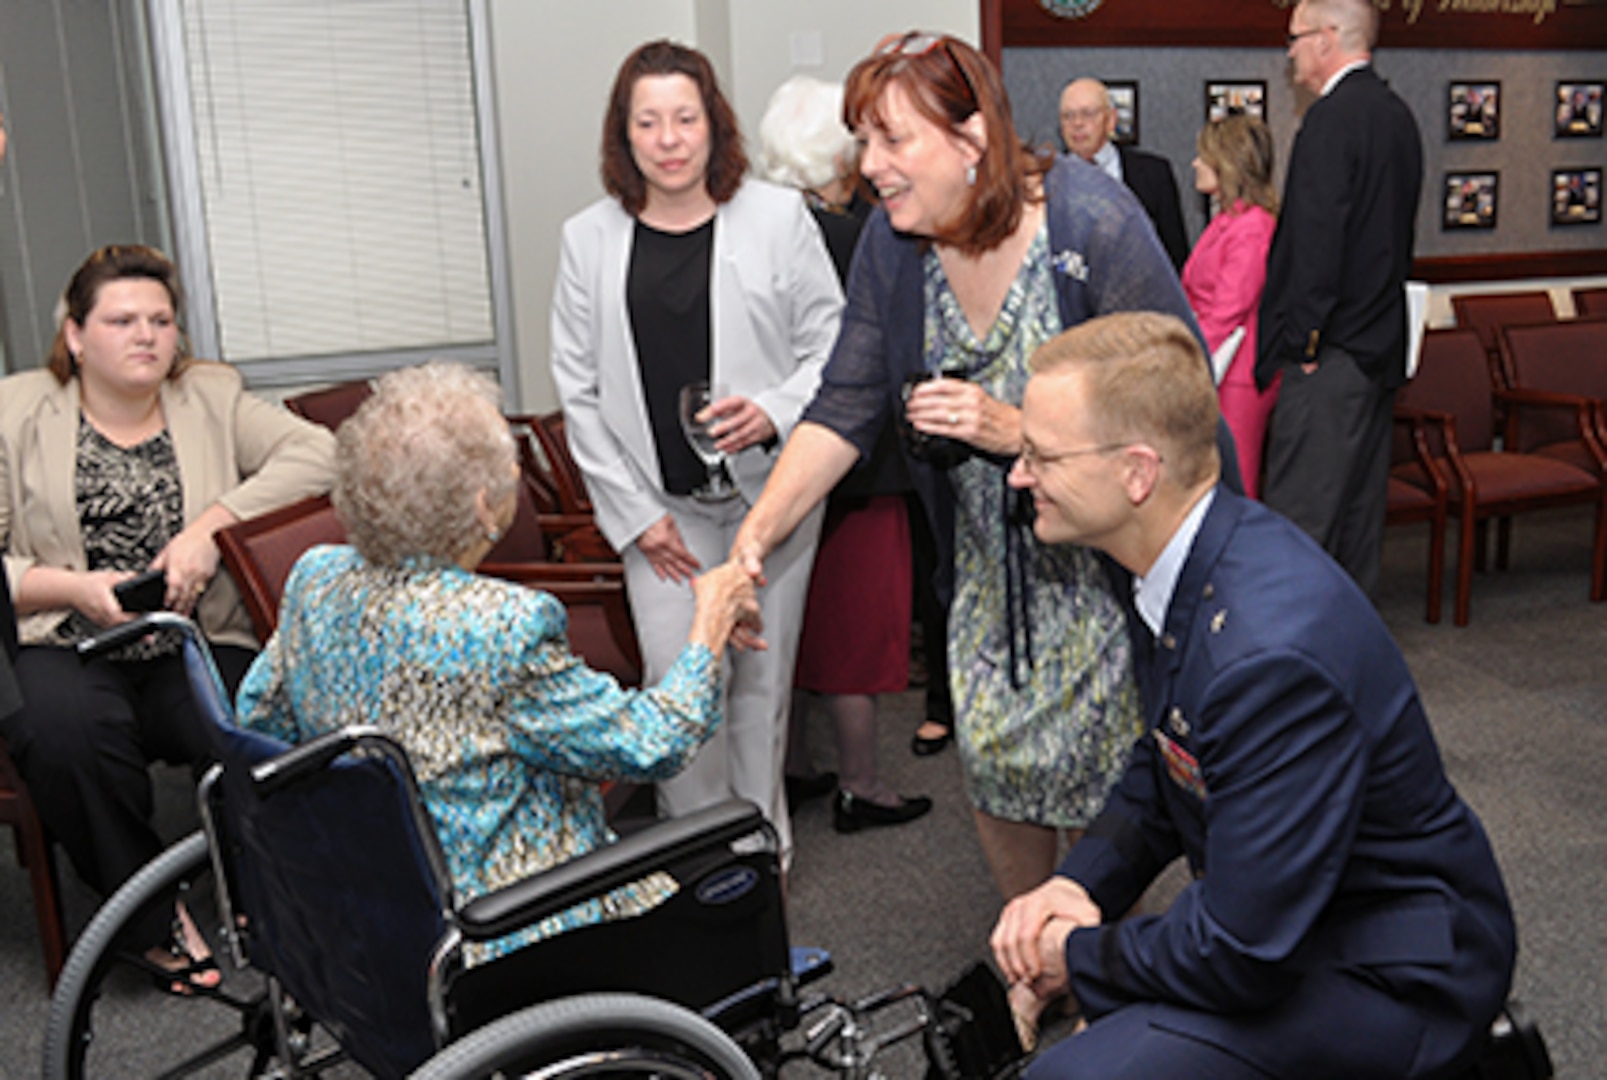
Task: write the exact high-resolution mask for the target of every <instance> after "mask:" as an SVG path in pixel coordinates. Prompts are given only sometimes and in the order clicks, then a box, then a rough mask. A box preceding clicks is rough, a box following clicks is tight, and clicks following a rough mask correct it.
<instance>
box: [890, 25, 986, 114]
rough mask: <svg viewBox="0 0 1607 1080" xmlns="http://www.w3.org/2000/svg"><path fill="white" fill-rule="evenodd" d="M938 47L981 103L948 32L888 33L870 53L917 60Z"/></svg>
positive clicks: (966, 87) (972, 100) (979, 102)
mask: <svg viewBox="0 0 1607 1080" xmlns="http://www.w3.org/2000/svg"><path fill="white" fill-rule="evenodd" d="M938 49H942V50H943V52H944V53H945V54H946V55H947V56H948V58H949V63H951V64H953V65H954V70H955V71H958V72H959V73H960V78H961V79H963V80H964V81H965V89H966V90H967V91H968V92H969V93H970V95H971V102H972V103H973V104H977V105H979V104H981V101H982V99H981V98H979V97H977V92H976V84H975V83H973V82H972V81H971V76H970V73H969V72H967V71H966V70H965V65H964V64H962V63H960V58H959V57H958V56H956V55H954V48H953V46H951V45H950V44H949V37H948V35H946V34H932V33H927V32H925V31H921V30H910V31H908V32H906V33H903V34H888V35H887V36H886V37H884V38H882V40H880V41H878V42H877V43H876V47H875V48H874V49H872V50H871V53H870V54H871V56H873V57H878V58H880V57H883V56H898V57H902V58H904V59H906V60H916V59H919V58H920V57H923V56H926V55H927V54H929V53H932V52H935V51H936V50H938Z"/></svg>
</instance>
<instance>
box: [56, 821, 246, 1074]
mask: <svg viewBox="0 0 1607 1080" xmlns="http://www.w3.org/2000/svg"><path fill="white" fill-rule="evenodd" d="M175 890H177V891H178V893H179V895H180V897H181V899H182V900H183V902H184V905H185V907H186V908H187V909H188V910H189V912H190V914H191V917H192V919H193V920H194V922H195V925H196V926H197V928H199V929H200V930H201V932H202V934H203V935H204V936H205V937H206V939H207V943H208V944H209V945H210V946H211V948H212V955H213V957H214V958H215V959H216V960H217V962H218V967H219V969H220V972H221V974H222V979H223V981H222V982H221V983H220V984H219V985H218V986H217V987H216V988H207V989H199V988H198V989H196V990H194V991H193V992H191V993H189V994H183V995H178V994H172V993H169V992H167V991H165V990H163V989H160V988H159V984H161V983H165V982H170V981H169V980H159V979H158V978H157V976H156V972H155V971H154V970H153V967H152V965H151V963H150V962H149V961H148V960H146V959H145V957H144V949H143V948H141V947H139V946H138V945H133V944H131V943H130V942H128V941H127V940H125V939H126V938H127V937H129V935H128V934H127V933H125V931H126V929H127V928H128V927H130V926H132V925H136V924H143V923H144V919H143V918H142V917H143V916H145V915H147V914H148V913H149V912H150V911H151V909H152V905H156V904H161V905H163V906H164V907H165V906H167V905H169V904H171V902H172V896H173V893H174V891H175ZM215 895H216V894H215V891H214V889H213V874H212V866H211V862H210V860H209V858H208V853H207V843H206V837H205V836H204V835H203V834H202V833H199V832H197V833H193V834H191V835H190V836H189V837H187V838H185V839H183V840H180V841H179V842H178V843H176V844H174V845H173V846H172V847H170V848H168V849H167V850H166V851H165V852H163V853H162V854H161V855H159V856H157V857H156V858H155V859H153V860H152V861H151V862H149V863H147V864H146V865H145V866H144V867H142V868H141V869H140V871H139V872H138V873H137V874H135V875H134V876H133V877H131V878H129V880H128V881H127V882H125V883H124V884H123V887H122V888H120V889H118V890H117V892H115V893H113V894H112V896H111V897H110V898H109V899H108V900H107V901H106V902H105V904H103V905H102V906H101V908H100V910H99V911H97V912H96V913H95V917H94V918H93V919H92V920H90V923H89V925H88V926H87V927H86V928H85V929H84V932H83V934H82V935H80V936H79V938H78V940H77V942H76V943H74V945H73V950H72V953H71V955H70V956H69V957H68V958H67V964H66V967H64V968H63V969H62V973H61V978H60V980H59V981H58V982H57V984H56V992H55V994H54V996H53V997H52V998H51V1002H50V1017H49V1020H48V1024H47V1027H46V1029H45V1061H44V1077H45V1080H80V1078H84V1077H108V1076H117V1077H130V1076H180V1077H182V1076H193V1075H199V1074H201V1073H203V1072H207V1071H208V1070H216V1069H224V1070H227V1075H231V1076H240V1075H247V1076H255V1075H258V1074H259V1073H261V1072H263V1071H264V1069H265V1068H266V1067H267V1066H268V1064H269V1062H270V1061H271V1060H272V1059H273V1057H274V1056H275V1052H276V1050H275V1048H276V1045H277V1044H276V1041H275V1038H274V1020H273V1014H272V1011H271V1009H270V1008H269V1006H268V997H267V992H266V980H265V979H264V978H263V977H262V976H261V974H260V973H258V972H255V971H252V970H250V969H244V970H242V969H240V968H237V967H236V966H235V965H234V964H233V963H232V962H231V961H230V959H229V956H228V946H227V943H226V942H225V941H224V940H223V938H222V935H221V934H220V933H218V932H217V929H216V928H217V927H218V925H219V917H218V914H217V904H216V900H215ZM175 1032H181V1033H182V1038H175V1037H174V1033H175ZM214 1074H215V1073H214Z"/></svg>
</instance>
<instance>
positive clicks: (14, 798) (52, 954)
mask: <svg viewBox="0 0 1607 1080" xmlns="http://www.w3.org/2000/svg"><path fill="white" fill-rule="evenodd" d="M0 825H10V826H11V835H12V840H13V843H14V845H15V847H16V850H17V863H18V865H20V866H24V867H27V869H28V879H29V883H30V884H31V885H32V887H33V908H34V916H35V918H36V919H37V920H38V922H39V943H40V945H41V946H42V947H43V948H44V952H45V979H46V981H47V982H48V983H49V985H50V988H51V989H52V990H54V989H55V987H56V978H57V976H59V975H60V974H61V966H62V964H64V963H66V961H67V931H66V928H65V924H64V923H63V922H62V917H61V889H60V886H59V885H58V882H59V881H60V879H59V878H58V877H57V876H56V858H55V853H54V851H53V850H52V848H51V844H50V837H49V836H47V835H46V834H45V827H44V824H43V823H42V822H40V820H39V812H38V811H37V810H35V809H34V805H33V800H32V799H31V798H29V797H28V785H26V784H24V783H23V782H22V777H21V776H19V775H17V770H16V766H14V765H13V764H12V763H11V754H10V751H9V750H7V748H6V741H5V740H4V739H0Z"/></svg>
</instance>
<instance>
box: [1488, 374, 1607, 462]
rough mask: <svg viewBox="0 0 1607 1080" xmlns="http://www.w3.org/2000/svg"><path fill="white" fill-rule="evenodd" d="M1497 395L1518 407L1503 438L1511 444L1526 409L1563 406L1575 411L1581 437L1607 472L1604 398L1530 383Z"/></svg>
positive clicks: (1591, 454) (1509, 417)
mask: <svg viewBox="0 0 1607 1080" xmlns="http://www.w3.org/2000/svg"><path fill="white" fill-rule="evenodd" d="M1495 393H1496V397H1497V398H1500V399H1503V400H1505V401H1507V402H1508V403H1510V404H1511V405H1513V406H1516V407H1515V408H1512V409H1509V410H1508V412H1507V423H1506V431H1505V434H1504V441H1505V442H1506V443H1507V445H1509V446H1510V445H1512V444H1514V443H1516V442H1517V439H1518V420H1519V416H1520V414H1521V412H1522V411H1523V410H1525V409H1553V410H1557V409H1561V410H1564V411H1569V412H1572V413H1573V414H1574V423H1575V425H1576V427H1577V429H1578V432H1579V440H1580V441H1581V442H1583V443H1584V444H1585V449H1586V450H1588V451H1589V452H1590V456H1591V457H1592V458H1594V459H1595V461H1596V468H1597V469H1598V470H1599V471H1601V472H1607V446H1604V445H1603V442H1602V438H1601V423H1600V416H1601V414H1602V402H1600V401H1599V400H1597V399H1596V398H1589V397H1585V396H1583V395H1581V394H1563V393H1558V392H1557V391H1554V390H1534V389H1531V388H1529V387H1514V388H1512V389H1510V390H1497V391H1496V392H1495Z"/></svg>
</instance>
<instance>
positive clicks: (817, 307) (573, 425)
mask: <svg viewBox="0 0 1607 1080" xmlns="http://www.w3.org/2000/svg"><path fill="white" fill-rule="evenodd" d="M602 159H603V163H602V173H603V186H604V188H605V189H606V190H607V191H608V197H607V198H605V199H603V200H601V201H599V202H597V203H595V204H594V205H592V206H591V207H589V208H587V209H586V210H584V211H582V212H581V213H579V214H577V215H576V216H575V217H573V218H571V219H570V220H569V221H568V222H567V223H565V225H564V230H563V254H562V260H561V263H560V267H559V272H558V285H557V289H556V292H555V295H554V297H553V313H552V342H553V345H552V371H553V380H554V382H555V383H556V384H557V387H558V394H559V397H560V399H561V401H562V404H563V409H564V417H565V422H566V428H567V432H568V438H569V446H570V450H571V451H572V453H573V454H574V456H575V460H576V461H577V463H578V464H579V465H580V468H581V470H582V471H583V472H584V474H585V476H586V486H587V490H588V492H589V494H590V495H591V498H592V503H593V505H594V506H595V508H596V514H597V523H598V526H599V527H600V528H601V529H602V531H603V534H604V535H605V536H606V537H607V538H608V540H609V542H610V543H612V544H613V545H614V547H615V548H616V549H617V550H619V551H620V553H621V556H622V558H623V559H624V563H625V573H626V581H627V585H628V588H629V589H630V594H631V609H632V612H633V617H634V619H635V622H636V632H637V636H638V637H639V638H640V640H641V646H642V655H643V659H644V661H645V664H646V667H647V671H646V678H647V681H648V682H654V681H657V680H658V679H659V678H661V677H662V676H663V675H664V672H665V671H666V670H667V669H668V667H669V665H670V664H671V663H673V661H674V659H675V657H676V655H677V654H678V653H679V652H680V651H681V648H682V647H683V646H684V644H685V642H686V634H687V630H688V627H689V626H690V623H691V618H692V610H693V602H692V590H691V587H690V583H689V582H690V579H691V577H692V576H693V575H695V574H696V573H698V571H699V570H701V569H702V568H704V567H705V566H710V565H713V564H715V563H718V562H720V561H722V560H723V559H724V558H725V554H726V552H727V551H728V550H729V548H730V546H731V542H732V540H733V539H734V537H735V535H736V530H737V527H738V525H739V524H740V523H741V521H742V516H743V514H744V513H745V512H746V511H747V509H748V506H749V505H750V504H751V503H752V502H753V501H755V500H756V499H757V498H758V497H759V492H760V490H761V489H762V488H763V487H764V485H765V482H766V480H767V478H768V477H769V475H770V470H771V467H772V466H773V465H774V464H775V460H776V456H777V453H778V450H779V447H780V444H781V443H782V442H783V441H784V440H786V439H787V437H788V436H789V435H790V433H791V432H792V429H793V426H794V424H796V423H797V420H798V416H799V414H800V413H801V412H802V411H803V407H804V405H805V404H806V403H807V402H808V401H809V399H810V398H811V397H812V396H813V394H814V392H815V388H816V386H817V385H818V383H819V380H820V370H821V367H822V366H823V365H824V364H825V360H826V355H827V353H828V352H829V350H830V348H831V343H832V341H833V340H834V339H835V337H836V335H837V325H838V320H839V317H840V315H841V311H842V289H841V287H840V286H839V285H838V284H837V276H836V273H835V272H834V271H833V269H832V265H831V259H830V257H829V256H828V255H827V254H826V248H825V245H824V243H822V241H821V238H820V232H819V230H818V229H817V228H816V227H815V223H814V222H813V221H812V220H811V219H810V217H809V212H808V210H807V209H805V207H804V204H803V200H801V199H799V198H798V194H797V192H795V191H791V190H788V189H784V188H779V187H775V186H773V185H770V184H765V183H762V182H760V181H755V180H748V179H744V174H745V173H746V171H747V166H748V162H747V157H746V156H745V155H744V153H743V149H742V136H741V134H740V132H739V131H738V129H737V124H736V117H735V116H734V114H733V113H732V111H731V107H730V105H729V104H728V103H727V102H726V99H725V97H724V95H723V94H722V93H721V92H720V87H719V85H718V83H717V82H716V81H715V77H714V71H713V68H712V67H710V65H709V62H708V60H707V58H705V57H704V56H703V55H702V54H701V53H699V52H697V51H696V50H693V49H689V48H686V47H685V46H681V45H676V44H674V43H672V42H668V41H655V42H650V43H649V44H646V45H643V46H641V47H640V48H638V49H637V50H636V51H635V52H633V53H631V55H630V56H629V57H627V58H626V60H625V62H624V64H623V65H622V66H621V68H620V70H619V74H618V76H617V77H616V79H615V81H614V88H613V92H612V95H611V97H610V100H609V104H608V112H607V116H606V118H605V119H604V123H603V145H602ZM699 382H702V383H707V384H708V385H709V387H710V388H711V389H714V390H715V393H714V397H715V400H714V401H713V402H712V404H710V405H709V406H708V407H707V409H706V410H705V413H704V415H705V416H706V417H708V418H712V421H713V423H712V429H711V431H712V434H713V436H714V438H715V441H716V445H717V447H718V449H719V451H720V452H721V453H723V454H724V463H723V465H721V466H718V467H717V468H718V469H723V470H724V472H725V473H726V474H728V476H729V479H730V481H731V486H732V487H734V489H735V490H734V492H733V493H732V494H731V495H730V497H726V498H724V499H719V500H717V499H716V498H714V497H713V495H712V493H711V491H710V490H709V489H710V488H711V487H713V486H714V485H712V484H711V483H710V470H709V469H708V467H706V466H705V465H704V463H703V462H702V461H701V460H700V459H699V458H698V457H697V456H696V454H695V453H694V451H693V449H692V447H691V445H690V443H689V440H688V437H687V436H686V434H685V433H684V432H683V431H682V426H681V423H680V421H679V419H678V416H677V400H678V397H679V396H680V392H681V390H682V388H683V387H686V386H689V385H691V384H694V383H699ZM800 519H806V520H804V523H803V525H802V527H800V528H799V529H798V530H797V532H796V533H795V534H794V535H793V536H792V537H791V538H790V539H789V540H787V542H786V543H784V544H782V545H781V546H780V547H778V548H777V551H776V554H775V557H773V558H772V560H771V563H770V566H769V568H768V569H769V583H768V585H767V586H766V588H765V589H764V590H763V593H762V596H761V602H762V611H763V617H764V623H765V633H766V637H767V639H768V641H769V646H770V647H769V648H768V649H767V650H762V651H756V652H749V653H745V654H740V655H736V656H734V657H733V658H732V662H731V676H730V679H729V680H728V682H727V686H726V720H725V723H724V724H723V725H722V726H721V728H720V729H719V731H718V732H717V733H716V735H715V736H714V738H713V739H712V740H711V741H710V742H709V743H708V744H707V745H705V746H704V748H703V750H702V751H701V752H700V753H699V754H698V756H697V758H696V759H695V760H694V761H693V762H692V764H691V766H690V767H689V768H688V769H687V770H686V771H685V772H683V773H682V774H681V775H680V776H678V777H676V778H674V779H673V780H670V781H667V782H663V783H660V784H659V785H658V794H659V802H660V807H661V809H663V810H664V811H665V812H667V813H670V814H682V813H686V812H688V811H690V810H695V809H698V808H699V807H702V806H706V805H708V804H709V803H712V802H715V801H718V800H720V799H723V798H728V797H731V796H740V797H742V798H746V799H749V800H751V801H752V802H755V803H757V804H758V805H759V806H760V807H761V808H762V809H763V810H764V811H765V812H766V814H767V815H768V816H769V818H770V820H771V821H772V822H773V823H774V824H775V825H776V827H777V829H778V830H779V831H780V833H781V837H782V844H783V851H784V853H785V852H787V851H790V848H791V833H790V829H789V825H788V821H787V812H786V805H785V803H784V801H783V798H782V789H781V769H782V751H783V749H784V743H785V739H784V728H785V724H786V717H787V709H788V702H789V697H790V692H791V686H792V661H793V655H794V653H795V651H796V649H797V643H798V631H799V627H800V625H801V623H802V611H803V603H804V597H805V593H806V589H807V587H808V583H809V571H810V567H811V566H812V565H813V562H814V554H815V540H816V536H817V535H818V532H819V527H820V514H819V512H818V510H814V511H812V512H811V513H809V514H807V515H800Z"/></svg>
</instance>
